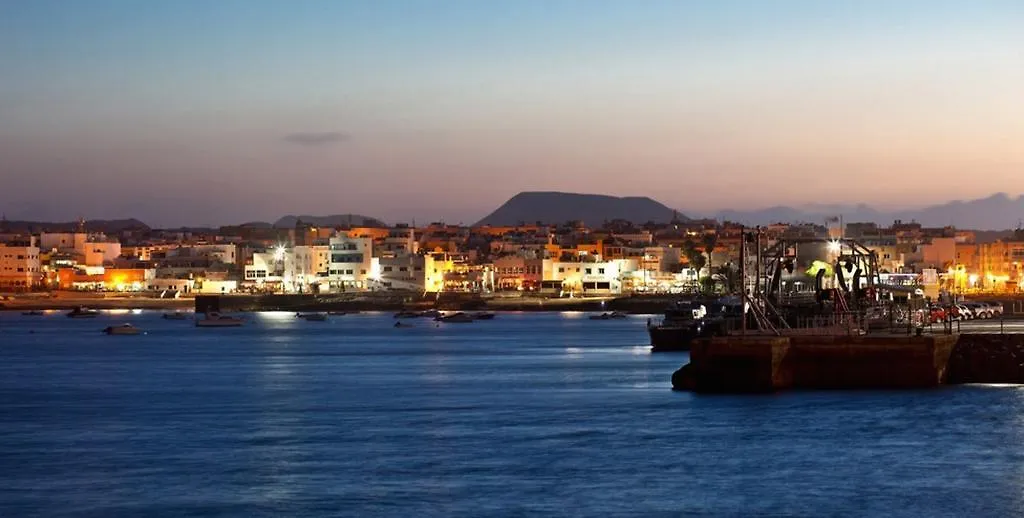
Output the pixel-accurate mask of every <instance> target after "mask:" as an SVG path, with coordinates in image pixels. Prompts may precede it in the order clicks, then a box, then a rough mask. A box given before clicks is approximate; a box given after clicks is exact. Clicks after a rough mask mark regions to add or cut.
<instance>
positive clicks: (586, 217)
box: [476, 192, 687, 225]
mask: <svg viewBox="0 0 1024 518" xmlns="http://www.w3.org/2000/svg"><path fill="white" fill-rule="evenodd" d="M673 217H675V218H677V219H679V220H680V221H686V220H687V218H686V217H685V216H683V215H681V214H678V213H677V212H676V211H674V210H672V209H670V208H668V207H666V206H664V205H662V204H661V203H658V202H656V201H654V200H652V199H650V198H646V197H626V198H619V197H615V196H605V195H601V194H576V193H567V192H521V193H519V194H517V195H515V196H513V197H512V198H510V199H509V200H508V201H506V202H505V203H504V204H503V205H502V206H501V207H498V209H497V210H495V211H494V212H492V213H490V214H489V215H488V216H487V217H485V218H484V219H482V220H480V221H478V222H477V223H476V225H516V224H518V223H522V222H528V223H533V222H536V221H540V222H543V223H549V224H558V223H565V222H566V221H574V220H581V221H583V222H584V223H585V224H588V225H597V224H600V223H602V222H604V221H606V220H613V219H623V220H627V221H632V222H634V223H645V222H648V221H654V222H668V221H672V218H673Z"/></svg>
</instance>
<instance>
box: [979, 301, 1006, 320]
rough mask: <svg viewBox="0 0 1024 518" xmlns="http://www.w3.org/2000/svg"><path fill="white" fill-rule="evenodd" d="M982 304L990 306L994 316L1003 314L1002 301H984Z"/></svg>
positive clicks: (989, 308)
mask: <svg viewBox="0 0 1024 518" xmlns="http://www.w3.org/2000/svg"><path fill="white" fill-rule="evenodd" d="M982 305H984V306H985V307H986V308H988V310H989V312H990V313H992V316H993V317H1001V316H1003V304H1002V303H1001V302H982Z"/></svg>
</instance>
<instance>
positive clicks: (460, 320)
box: [434, 311, 476, 324]
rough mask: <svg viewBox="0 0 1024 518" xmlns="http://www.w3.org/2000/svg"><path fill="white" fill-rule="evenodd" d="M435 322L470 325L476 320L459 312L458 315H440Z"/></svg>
mask: <svg viewBox="0 0 1024 518" xmlns="http://www.w3.org/2000/svg"><path fill="white" fill-rule="evenodd" d="M434 320H436V321H438V322H449V323H453V324H468V323H470V322H473V321H474V320H476V319H474V318H473V317H472V316H470V315H467V314H465V313H463V312H461V311H459V312H458V313H452V314H451V315H440V316H438V317H436V318H435V319H434Z"/></svg>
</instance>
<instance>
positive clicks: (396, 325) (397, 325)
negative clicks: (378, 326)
mask: <svg viewBox="0 0 1024 518" xmlns="http://www.w3.org/2000/svg"><path fill="white" fill-rule="evenodd" d="M395 327H416V326H414V325H412V324H406V323H404V322H395Z"/></svg>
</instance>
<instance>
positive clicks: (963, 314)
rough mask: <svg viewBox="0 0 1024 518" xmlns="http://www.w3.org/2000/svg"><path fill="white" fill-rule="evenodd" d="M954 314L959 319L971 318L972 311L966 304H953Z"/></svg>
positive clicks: (972, 315) (972, 317) (972, 316)
mask: <svg viewBox="0 0 1024 518" xmlns="http://www.w3.org/2000/svg"><path fill="white" fill-rule="evenodd" d="M953 307H955V308H956V316H957V318H958V319H959V320H973V319H974V312H973V311H971V308H969V307H967V305H966V304H955V305H954V306H953Z"/></svg>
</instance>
